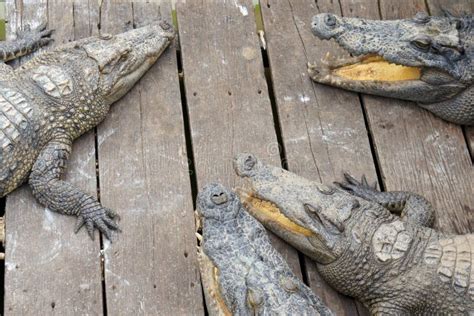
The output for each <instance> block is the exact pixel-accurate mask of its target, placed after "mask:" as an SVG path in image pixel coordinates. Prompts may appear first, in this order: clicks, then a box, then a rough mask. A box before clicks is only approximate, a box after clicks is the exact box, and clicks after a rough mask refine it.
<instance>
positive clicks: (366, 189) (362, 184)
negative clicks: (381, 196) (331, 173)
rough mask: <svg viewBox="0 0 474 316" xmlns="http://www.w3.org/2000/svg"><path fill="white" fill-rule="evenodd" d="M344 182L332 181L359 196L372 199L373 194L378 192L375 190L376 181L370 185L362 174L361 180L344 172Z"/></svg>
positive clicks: (373, 198) (373, 197)
mask: <svg viewBox="0 0 474 316" xmlns="http://www.w3.org/2000/svg"><path fill="white" fill-rule="evenodd" d="M344 180H345V181H344V182H334V184H336V185H337V186H338V187H340V188H341V189H343V190H344V191H347V192H349V193H351V194H352V195H355V196H358V197H360V198H363V199H366V200H369V201H374V200H375V195H376V194H378V193H379V191H378V190H377V181H375V182H374V183H373V184H372V185H370V184H369V183H368V182H367V178H366V177H365V175H364V176H362V178H361V181H359V180H357V179H355V178H354V177H353V176H351V175H350V174H349V173H347V172H345V173H344Z"/></svg>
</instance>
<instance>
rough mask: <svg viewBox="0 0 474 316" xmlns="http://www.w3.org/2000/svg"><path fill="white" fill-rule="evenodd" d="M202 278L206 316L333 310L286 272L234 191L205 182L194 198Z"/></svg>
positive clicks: (325, 312) (323, 314) (326, 315)
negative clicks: (198, 231) (205, 184)
mask: <svg viewBox="0 0 474 316" xmlns="http://www.w3.org/2000/svg"><path fill="white" fill-rule="evenodd" d="M197 213H198V214H197V220H198V225H197V227H198V228H201V229H202V235H199V234H197V236H198V238H199V239H200V240H201V245H200V247H199V248H198V259H199V266H200V270H201V279H202V282H203V287H204V294H205V297H206V302H207V303H208V304H207V305H208V311H209V313H210V315H321V316H329V315H333V314H332V312H331V311H330V310H329V309H328V308H327V307H326V306H324V305H323V304H322V302H321V300H320V299H319V298H318V297H317V296H316V295H314V293H313V292H312V291H311V289H310V288H309V287H307V286H306V285H305V284H304V283H303V282H302V281H300V280H299V279H298V278H297V277H296V276H295V275H294V274H293V272H291V270H290V268H289V267H288V264H287V263H286V262H285V260H284V259H283V257H282V256H281V255H280V254H279V253H278V252H277V251H276V250H275V249H274V248H273V247H272V245H271V243H270V240H269V238H268V236H267V233H266V231H265V228H264V227H263V226H262V224H260V223H259V222H258V221H257V220H256V219H254V218H253V217H252V216H250V215H249V214H248V213H247V212H246V211H245V209H244V207H243V206H242V204H241V203H240V200H239V199H238V197H237V196H236V195H235V193H233V192H231V191H230V190H228V189H226V188H225V187H224V186H222V185H220V184H209V185H207V186H206V187H204V188H203V190H202V191H201V192H200V193H199V195H198V198H197Z"/></svg>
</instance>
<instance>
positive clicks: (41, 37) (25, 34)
mask: <svg viewBox="0 0 474 316" xmlns="http://www.w3.org/2000/svg"><path fill="white" fill-rule="evenodd" d="M46 25H47V24H46V23H42V24H41V25H39V26H38V27H37V28H36V29H35V30H33V31H32V30H31V28H30V26H29V25H27V26H25V28H24V29H23V31H20V32H18V34H17V35H18V38H20V39H23V40H25V41H28V42H31V45H32V46H37V47H43V46H46V45H48V44H49V43H50V42H52V41H54V39H52V38H51V35H52V34H53V32H54V30H49V29H47V28H46Z"/></svg>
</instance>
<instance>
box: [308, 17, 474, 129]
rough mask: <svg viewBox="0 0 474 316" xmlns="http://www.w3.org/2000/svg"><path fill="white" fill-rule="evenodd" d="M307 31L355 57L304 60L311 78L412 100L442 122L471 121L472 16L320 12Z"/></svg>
mask: <svg viewBox="0 0 474 316" xmlns="http://www.w3.org/2000/svg"><path fill="white" fill-rule="evenodd" d="M312 30H313V33H314V34H315V35H316V36H318V37H319V38H321V39H326V40H329V39H334V40H335V41H336V42H337V43H338V44H339V45H340V46H341V47H342V48H344V49H345V50H346V51H347V52H349V53H350V54H352V55H353V56H355V57H353V58H342V59H334V58H327V59H325V60H323V61H322V63H321V64H319V65H316V64H315V65H310V67H309V73H310V76H311V77H312V79H313V80H315V81H317V82H320V83H324V84H328V85H332V86H335V87H340V88H343V89H348V90H352V91H356V92H362V93H368V94H375V95H381V96H385V97H391V98H397V99H404V100H409V101H415V102H417V104H418V105H420V106H421V107H423V108H425V109H427V110H429V111H431V112H433V113H435V114H436V115H438V116H440V117H441V118H443V119H445V120H447V121H451V122H454V123H457V124H466V125H473V124H474V101H473V98H474V85H473V82H474V61H473V60H474V22H473V17H472V15H470V16H464V17H454V16H452V15H449V14H447V15H446V16H444V17H430V16H428V15H427V14H426V13H418V14H417V15H416V16H415V17H414V18H413V19H403V20H392V21H373V20H367V19H358V18H346V17H344V18H342V17H338V16H336V15H333V14H328V13H324V14H319V15H316V16H315V17H314V18H313V22H312Z"/></svg>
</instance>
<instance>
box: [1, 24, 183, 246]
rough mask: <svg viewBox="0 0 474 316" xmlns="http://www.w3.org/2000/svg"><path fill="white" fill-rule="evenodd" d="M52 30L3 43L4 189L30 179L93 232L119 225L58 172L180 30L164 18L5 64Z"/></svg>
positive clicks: (43, 196)
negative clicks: (17, 64)
mask: <svg viewBox="0 0 474 316" xmlns="http://www.w3.org/2000/svg"><path fill="white" fill-rule="evenodd" d="M51 33H52V31H51V30H47V29H45V26H44V25H42V26H40V27H39V28H37V29H36V30H25V31H24V32H22V33H20V34H19V35H20V37H19V38H18V39H17V40H16V41H9V42H0V59H1V60H2V61H3V62H0V109H1V112H2V113H1V114H0V162H1V163H0V196H1V197H3V196H5V195H7V194H8V193H10V192H11V191H13V190H14V189H16V188H17V187H19V186H20V185H21V184H22V183H24V182H26V181H27V182H28V183H29V186H30V188H31V190H32V192H33V195H34V197H35V198H36V200H37V201H38V202H39V203H41V204H42V205H44V206H45V207H47V208H49V209H50V210H52V211H56V212H59V213H62V214H67V215H75V216H77V222H76V226H75V231H76V232H77V231H79V229H80V228H81V227H82V226H84V225H85V227H86V230H87V232H88V234H89V236H90V237H91V238H92V239H94V231H95V229H96V228H97V229H98V230H99V231H100V232H102V233H103V234H104V235H105V236H106V237H107V238H108V239H111V236H112V233H113V232H114V231H118V230H119V227H118V225H117V223H116V222H115V219H116V218H117V214H116V213H115V211H113V210H111V209H108V208H106V207H103V206H102V205H101V204H100V203H99V202H98V200H97V199H96V198H94V197H92V196H90V195H88V194H86V193H84V192H82V191H81V190H80V189H78V188H76V187H75V186H73V185H71V184H70V183H68V182H66V181H64V180H62V179H61V176H62V175H63V174H64V171H65V169H66V162H67V160H68V158H69V156H70V154H71V147H72V142H73V140H74V139H76V138H77V137H79V136H80V135H82V134H84V133H85V132H86V131H88V130H90V129H92V128H94V127H95V126H96V125H97V124H99V123H100V122H101V121H102V120H103V119H104V118H105V116H106V115H107V112H108V111H109V108H110V106H111V104H112V103H114V102H115V101H117V100H118V99H120V98H121V97H122V96H123V95H125V94H126V93H127V91H128V90H130V89H131V88H132V87H133V86H134V84H135V83H136V82H137V81H138V80H139V79H140V77H141V76H142V75H143V74H144V73H145V72H146V71H147V70H148V69H149V68H150V67H151V66H152V65H153V64H154V63H155V61H156V60H157V59H158V57H159V56H160V55H161V53H162V52H163V51H164V50H165V48H166V47H167V46H168V45H169V44H170V42H171V41H172V39H173V38H174V36H175V31H174V29H173V27H172V26H171V25H170V24H168V23H167V22H165V21H157V22H156V23H153V24H150V25H148V26H145V27H142V28H137V29H134V30H130V31H128V32H125V33H122V34H119V35H115V36H112V35H108V34H103V35H100V36H98V37H90V38H86V39H82V40H79V41H75V42H71V43H68V44H65V45H60V46H58V47H56V48H53V49H50V50H47V51H45V52H42V53H39V54H38V55H37V56H35V57H34V58H32V59H30V60H29V61H27V62H25V63H23V64H22V65H21V66H20V67H18V68H16V69H13V68H12V67H11V66H9V65H7V64H6V63H4V62H5V61H10V60H13V59H15V58H17V57H20V56H24V55H26V54H28V53H31V52H33V51H34V50H36V49H38V48H40V47H42V46H45V45H47V44H48V43H49V42H50V41H51V40H52V39H51V36H50V35H51Z"/></svg>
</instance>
